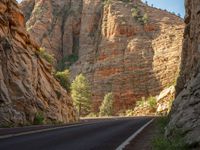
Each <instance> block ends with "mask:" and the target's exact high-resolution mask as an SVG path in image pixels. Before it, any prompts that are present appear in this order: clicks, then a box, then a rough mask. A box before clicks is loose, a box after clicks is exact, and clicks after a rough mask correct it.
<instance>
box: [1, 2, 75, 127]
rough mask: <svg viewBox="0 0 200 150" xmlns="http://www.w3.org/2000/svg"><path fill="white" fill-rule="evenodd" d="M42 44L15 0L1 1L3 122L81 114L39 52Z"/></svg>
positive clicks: (56, 119)
mask: <svg viewBox="0 0 200 150" xmlns="http://www.w3.org/2000/svg"><path fill="white" fill-rule="evenodd" d="M38 48H39V46H38V45H37V44H36V43H35V42H34V41H33V40H32V39H31V37H30V36H29V34H27V32H26V29H25V22H24V17H23V14H22V13H21V11H20V10H19V8H18V4H17V2H16V1H15V0H3V1H0V125H2V126H4V125H12V124H13V125H19V124H29V123H33V121H34V118H35V117H36V114H38V113H41V114H43V116H44V119H45V122H46V123H51V122H54V123H56V122H64V123H66V122H73V121H76V120H77V115H76V112H75V110H74V107H73V105H72V100H71V98H70V97H69V96H68V94H67V92H66V91H65V90H64V89H63V88H62V87H61V86H60V84H59V83H58V82H57V81H56V80H55V79H54V77H53V75H52V73H51V71H52V66H51V65H50V64H48V63H47V62H46V61H45V60H43V59H41V58H40V56H38V54H37V52H36V51H37V49H38Z"/></svg>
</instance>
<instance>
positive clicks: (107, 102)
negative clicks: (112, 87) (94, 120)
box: [99, 93, 113, 116]
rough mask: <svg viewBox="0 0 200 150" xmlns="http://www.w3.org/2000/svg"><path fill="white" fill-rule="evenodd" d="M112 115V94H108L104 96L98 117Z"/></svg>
mask: <svg viewBox="0 0 200 150" xmlns="http://www.w3.org/2000/svg"><path fill="white" fill-rule="evenodd" d="M112 113H113V94H112V93H108V94H106V95H105V96H104V100H103V102H102V104H101V106H100V112H99V115H100V116H111V115H112Z"/></svg>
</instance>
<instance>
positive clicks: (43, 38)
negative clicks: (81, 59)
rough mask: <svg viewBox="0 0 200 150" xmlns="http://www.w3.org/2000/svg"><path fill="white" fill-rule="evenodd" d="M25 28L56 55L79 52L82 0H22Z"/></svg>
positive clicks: (41, 44) (61, 55)
mask: <svg viewBox="0 0 200 150" xmlns="http://www.w3.org/2000/svg"><path fill="white" fill-rule="evenodd" d="M20 8H21V10H22V11H23V13H24V15H25V18H26V21H27V23H26V26H27V30H28V32H29V33H30V34H31V35H32V36H34V37H35V38H36V40H37V42H38V43H39V45H40V47H45V48H46V50H47V51H49V52H50V53H53V54H55V56H56V57H57V59H60V58H62V57H64V56H66V55H70V54H72V53H78V48H79V33H80V23H81V11H82V0H48V1H45V0H24V1H22V3H21V4H20Z"/></svg>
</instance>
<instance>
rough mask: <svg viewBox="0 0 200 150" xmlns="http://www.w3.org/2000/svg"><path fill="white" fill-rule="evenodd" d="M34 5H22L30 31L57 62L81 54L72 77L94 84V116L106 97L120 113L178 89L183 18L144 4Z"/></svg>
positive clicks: (81, 1) (86, 0) (87, 0)
mask: <svg viewBox="0 0 200 150" xmlns="http://www.w3.org/2000/svg"><path fill="white" fill-rule="evenodd" d="M33 1H34V2H33ZM33 1H31V0H25V1H23V2H22V4H21V8H22V10H23V12H24V14H25V16H26V19H27V30H28V31H29V32H30V33H31V34H33V35H34V36H35V37H36V38H37V39H38V41H39V42H40V44H41V46H43V47H45V48H46V49H47V50H49V51H50V52H53V53H54V54H55V55H56V56H57V58H60V56H61V57H64V56H65V55H70V54H73V53H78V55H79V60H78V62H77V63H76V64H74V65H73V66H72V67H71V70H72V75H73V76H75V75H77V74H78V73H81V72H82V73H84V74H85V75H86V76H87V78H88V79H89V80H90V82H91V85H92V92H93V101H94V103H93V108H94V111H98V107H99V105H100V103H101V101H102V99H103V97H104V95H105V94H106V93H108V92H113V94H114V105H115V111H116V112H118V111H121V110H125V109H128V108H132V107H134V105H135V101H136V100H138V99H140V98H141V97H148V96H150V95H157V94H158V93H159V92H160V91H162V90H163V89H164V87H167V86H170V85H172V84H174V82H175V80H176V76H177V73H178V68H179V62H180V53H181V48H182V35H183V28H184V23H183V21H182V20H181V19H180V18H179V17H177V16H175V15H173V14H170V13H168V12H166V11H163V10H159V9H156V8H152V7H149V6H147V5H146V4H143V3H142V2H141V1H140V0H134V1H131V2H128V1H122V0H115V1H108V2H103V1H102V0H95V1H94V0H75V1H70V0H64V1H63V0H62V1H61V0H51V1H38V0H33ZM28 4H29V7H30V8H27V5H28ZM133 9H135V10H133ZM28 10H29V11H28ZM30 10H31V12H30ZM55 10H56V12H57V13H55ZM64 10H65V11H64ZM133 11H137V15H136V16H133V13H134V12H133ZM64 12H65V13H64ZM57 14H61V15H57ZM62 14H65V15H62ZM145 14H146V15H147V16H148V18H147V19H146V20H148V21H147V22H145V23H144V21H143V20H141V19H143V18H144V17H145Z"/></svg>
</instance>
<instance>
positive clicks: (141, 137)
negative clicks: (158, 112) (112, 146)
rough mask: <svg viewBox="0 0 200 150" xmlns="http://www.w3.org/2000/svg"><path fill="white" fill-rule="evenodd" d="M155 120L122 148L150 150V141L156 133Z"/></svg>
mask: <svg viewBox="0 0 200 150" xmlns="http://www.w3.org/2000/svg"><path fill="white" fill-rule="evenodd" d="M157 133H158V130H157V129H156V123H155V121H154V122H153V123H151V124H150V125H149V126H147V127H146V128H145V129H144V130H143V131H142V132H141V133H140V134H138V135H137V137H136V138H134V139H133V140H132V141H131V142H130V143H129V145H127V146H126V147H125V149H124V150H152V146H151V142H152V140H153V138H154V137H155V136H156V135H157Z"/></svg>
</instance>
